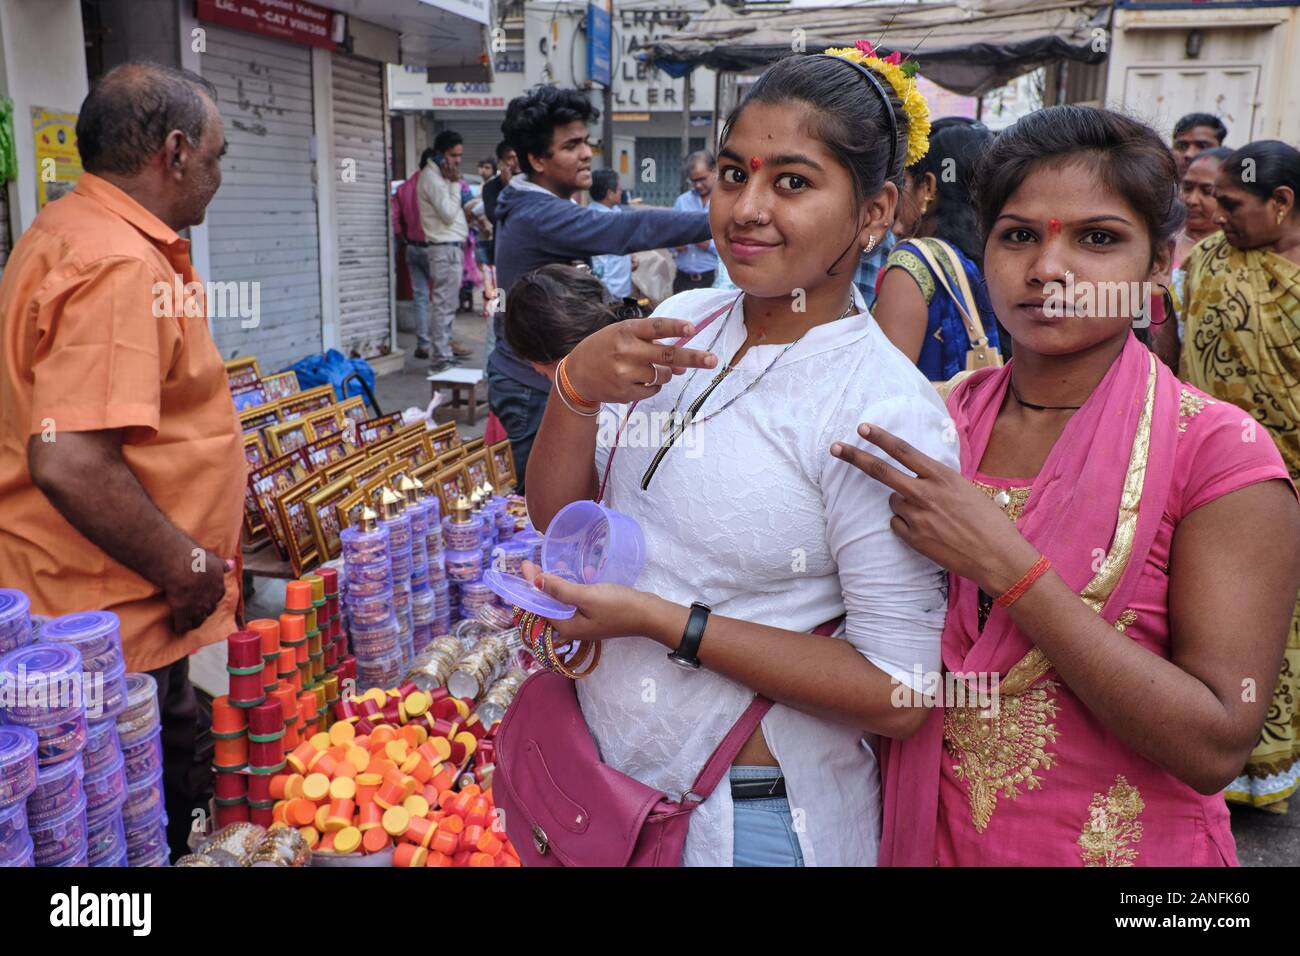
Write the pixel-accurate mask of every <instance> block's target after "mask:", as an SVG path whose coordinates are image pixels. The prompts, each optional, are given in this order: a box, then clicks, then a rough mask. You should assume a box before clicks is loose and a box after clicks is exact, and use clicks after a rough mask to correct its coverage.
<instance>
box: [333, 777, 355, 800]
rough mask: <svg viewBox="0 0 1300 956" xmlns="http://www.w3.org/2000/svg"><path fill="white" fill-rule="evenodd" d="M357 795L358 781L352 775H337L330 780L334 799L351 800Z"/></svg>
mask: <svg viewBox="0 0 1300 956" xmlns="http://www.w3.org/2000/svg"><path fill="white" fill-rule="evenodd" d="M356 795H357V782H356V781H355V780H353V779H352V778H351V777H335V778H334V779H333V780H331V781H330V797H331V798H332V799H334V800H351V799H352V798H353V797H355V796H356Z"/></svg>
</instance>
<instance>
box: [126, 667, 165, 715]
mask: <svg viewBox="0 0 1300 956" xmlns="http://www.w3.org/2000/svg"><path fill="white" fill-rule="evenodd" d="M157 696H158V682H157V681H156V680H154V679H153V675H152V674H141V673H137V672H136V671H131V672H129V673H128V674H127V675H126V706H127V708H128V709H130V708H132V707H139V706H140V705H141V704H143V703H144V702H145V699H146V698H149V697H153V698H156V697H157Z"/></svg>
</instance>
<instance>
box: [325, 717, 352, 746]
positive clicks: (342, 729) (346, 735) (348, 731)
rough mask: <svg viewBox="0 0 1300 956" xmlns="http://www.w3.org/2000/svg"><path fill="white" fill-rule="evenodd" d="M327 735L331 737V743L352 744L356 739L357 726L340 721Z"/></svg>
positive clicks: (339, 744)
mask: <svg viewBox="0 0 1300 956" xmlns="http://www.w3.org/2000/svg"><path fill="white" fill-rule="evenodd" d="M326 736H328V737H329V740H330V743H332V744H335V745H336V746H341V745H343V744H350V743H352V741H353V740H355V739H356V736H357V728H356V727H354V726H352V725H351V724H348V723H342V722H340V723H337V724H335V725H334V726H333V727H331V728H330V732H329V733H328V734H327V735H326Z"/></svg>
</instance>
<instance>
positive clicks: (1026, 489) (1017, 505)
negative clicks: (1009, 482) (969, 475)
mask: <svg viewBox="0 0 1300 956" xmlns="http://www.w3.org/2000/svg"><path fill="white" fill-rule="evenodd" d="M971 483H972V484H973V485H974V486H975V487H976V488H978V489H979V490H980V491H982V492H984V494H986V495H988V497H989V498H990V499H992V500H993V501H995V502H997V503H998V504H999V505H1000V506H1001V507H1002V510H1003V511H1005V512H1006V513H1007V517H1008V518H1010V519H1011V520H1012V521H1018V520H1020V516H1021V515H1022V514H1024V513H1025V505H1026V504H1028V503H1029V493H1030V492H1031V491H1033V487H1032V486H1030V485H1014V486H1011V487H1007V488H1000V487H998V486H997V485H987V484H985V483H984V482H982V481H977V480H975V479H972V480H971ZM1003 492H1005V493H1006V495H1007V497H1008V499H1009V500H1008V502H1007V503H1006V504H1005V505H1003V504H1002V503H1001V502H999V501H998V495H1000V494H1002V493H1003Z"/></svg>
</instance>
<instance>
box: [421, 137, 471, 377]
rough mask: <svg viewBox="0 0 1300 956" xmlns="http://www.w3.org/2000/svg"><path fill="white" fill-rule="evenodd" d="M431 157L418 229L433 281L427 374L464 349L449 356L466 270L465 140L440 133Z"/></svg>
mask: <svg viewBox="0 0 1300 956" xmlns="http://www.w3.org/2000/svg"><path fill="white" fill-rule="evenodd" d="M433 151H434V154H435V156H434V157H431V161H430V162H429V164H428V165H427V166H425V167H424V171H423V172H421V173H420V224H421V227H422V228H423V229H424V238H425V240H426V241H427V242H428V243H429V245H428V248H427V252H428V257H429V274H430V276H431V277H432V279H433V301H432V303H431V308H430V315H429V339H430V343H431V345H430V349H431V353H432V354H431V356H430V359H429V371H430V372H434V373H436V372H442V371H445V370H446V369H448V368H450V367H451V366H452V365H453V364H454V362H455V360H456V359H457V358H459V357H463V356H465V355H469V354H470V350H469V349H460V350H457V351H453V345H452V341H451V335H452V328H453V326H454V325H455V322H456V306H457V304H458V300H459V294H460V279H461V273H462V272H463V271H464V268H465V252H464V246H465V240H466V239H467V238H468V237H469V223H468V222H467V221H466V219H465V210H464V209H463V208H462V207H463V205H464V203H463V200H462V199H461V192H460V162H461V158H462V157H463V155H464V153H465V146H464V139H463V138H462V137H461V135H460V133H457V132H455V131H454V130H449V129H447V130H443V131H442V132H441V133H439V134H438V135H437V136H436V137H435V138H434V140H433Z"/></svg>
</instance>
